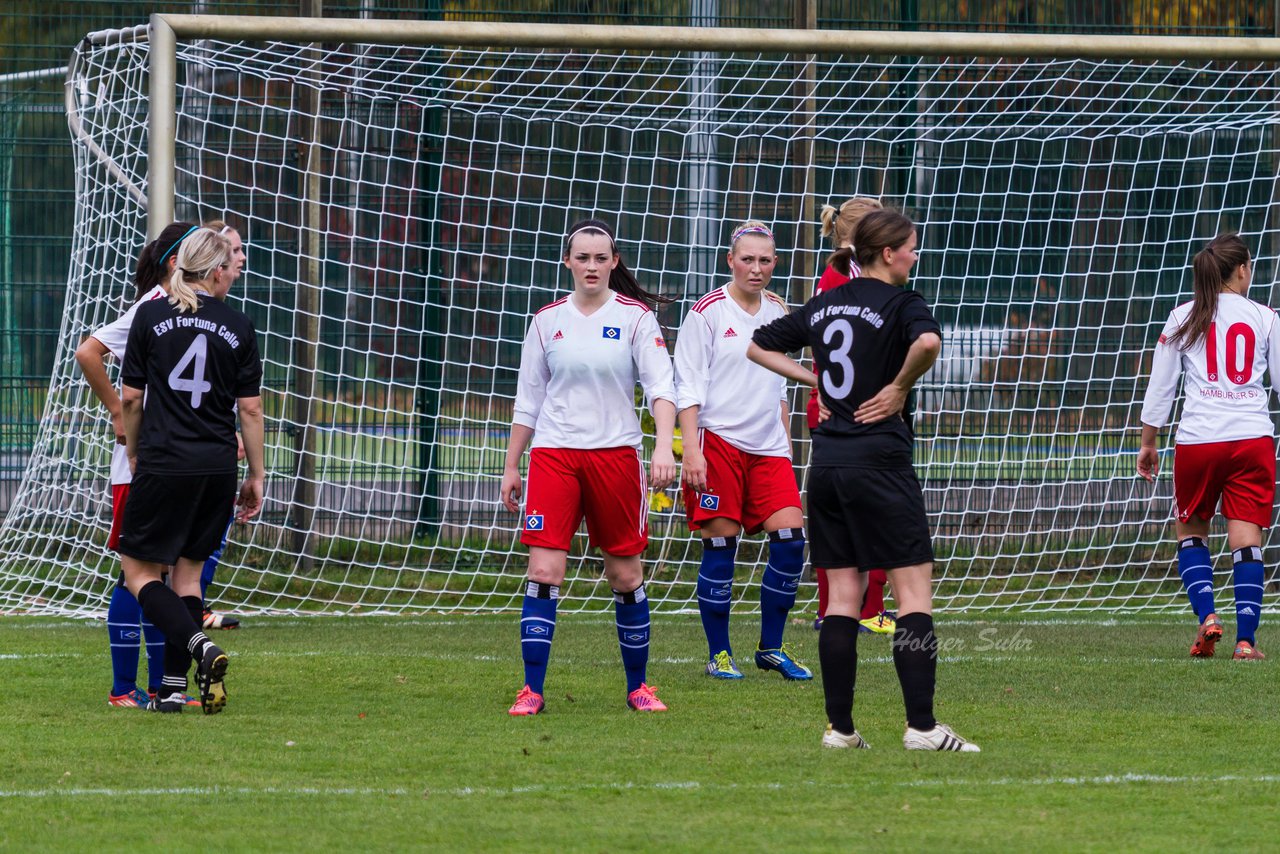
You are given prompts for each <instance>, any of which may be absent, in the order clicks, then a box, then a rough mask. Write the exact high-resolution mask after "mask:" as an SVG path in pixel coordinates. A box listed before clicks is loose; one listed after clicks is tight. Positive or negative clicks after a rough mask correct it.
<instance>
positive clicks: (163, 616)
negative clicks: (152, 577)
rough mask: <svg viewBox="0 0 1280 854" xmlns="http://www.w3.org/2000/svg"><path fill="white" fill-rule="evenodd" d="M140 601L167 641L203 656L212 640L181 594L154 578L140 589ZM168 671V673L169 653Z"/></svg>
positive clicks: (146, 614) (147, 616) (144, 610)
mask: <svg viewBox="0 0 1280 854" xmlns="http://www.w3.org/2000/svg"><path fill="white" fill-rule="evenodd" d="M197 601H199V600H197ZM138 604H139V605H141V606H142V613H143V615H144V616H145V617H146V618H147V620H148V621H150V622H151V624H152V625H153V626H155V627H156V628H157V629H159V630H160V631H161V632H163V633H164V637H165V642H166V643H177V644H179V645H181V646H183V647H185V648H186V649H187V651H188V652H189V653H191V654H192V655H194V656H196V658H201V657H203V655H204V648H205V645H206V644H208V643H209V642H210V641H209V639H208V638H207V637H205V636H204V632H202V631H200V624H199V623H198V622H197V621H196V620H194V619H192V616H191V612H190V611H188V610H187V604H186V603H185V602H183V601H182V598H181V597H179V596H178V594H177V593H174V592H173V591H172V590H171V589H169V587H167V586H166V585H165V584H164V583H163V582H160V581H152V582H150V583H148V584H147V585H146V586H145V587H143V588H142V589H141V590H139V591H138ZM165 671H166V673H167V672H168V666H167V656H166V667H165Z"/></svg>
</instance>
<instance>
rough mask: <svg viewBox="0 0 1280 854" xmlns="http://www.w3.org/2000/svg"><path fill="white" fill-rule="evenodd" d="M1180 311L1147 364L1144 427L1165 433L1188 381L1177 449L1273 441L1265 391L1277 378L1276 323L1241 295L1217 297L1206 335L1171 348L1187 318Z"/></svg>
mask: <svg viewBox="0 0 1280 854" xmlns="http://www.w3.org/2000/svg"><path fill="white" fill-rule="evenodd" d="M1191 307H1192V303H1189V302H1188V303H1184V304H1182V305H1180V306H1178V307H1177V308H1175V309H1174V310H1173V311H1172V312H1170V314H1169V319H1168V320H1167V321H1166V322H1165V325H1164V330H1163V331H1162V332H1161V334H1160V340H1159V342H1158V343H1157V344H1156V350H1155V355H1154V357H1153V358H1152V362H1151V381H1150V383H1149V384H1148V386H1147V394H1146V398H1145V400H1144V401H1143V404H1142V423H1143V424H1150V425H1151V426H1152V427H1163V426H1164V425H1165V423H1166V422H1167V421H1168V420H1169V413H1170V411H1171V410H1172V409H1173V401H1174V399H1175V398H1176V397H1177V394H1178V374H1180V373H1185V374H1186V380H1185V383H1184V386H1185V388H1184V391H1185V394H1184V397H1185V400H1184V402H1183V406H1182V418H1181V420H1180V421H1179V422H1178V433H1177V442H1178V443H1179V444H1183V445H1202V444H1206V443H1208V442H1229V441H1234V440H1237V439H1256V438H1258V437H1259V436H1271V435H1273V434H1274V430H1273V428H1272V425H1271V416H1270V414H1269V412H1268V398H1269V386H1268V385H1267V384H1266V383H1265V382H1264V381H1263V374H1264V373H1265V372H1266V371H1268V370H1270V372H1271V385H1274V384H1275V382H1276V378H1277V377H1280V323H1278V322H1277V318H1276V313H1275V312H1274V311H1272V310H1271V309H1270V308H1268V307H1267V306H1265V305H1261V304H1260V303H1256V302H1254V301H1253V300H1251V299H1249V298H1248V297H1242V296H1240V295H1239V294H1233V293H1223V294H1219V295H1218V310H1217V313H1216V314H1215V316H1214V320H1213V323H1212V324H1211V325H1210V327H1209V334H1208V335H1206V336H1204V337H1203V338H1201V339H1200V340H1199V341H1197V342H1196V343H1195V344H1194V345H1193V346H1192V347H1190V348H1186V349H1183V341H1182V340H1179V341H1177V342H1172V341H1171V339H1172V338H1173V334H1174V332H1176V331H1177V330H1178V329H1179V328H1180V327H1181V326H1182V324H1183V323H1184V322H1185V321H1186V319H1187V316H1188V315H1189V314H1190V313H1191Z"/></svg>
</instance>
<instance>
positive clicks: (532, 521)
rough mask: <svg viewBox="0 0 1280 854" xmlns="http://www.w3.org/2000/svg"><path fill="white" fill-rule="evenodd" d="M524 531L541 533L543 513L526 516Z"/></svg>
mask: <svg viewBox="0 0 1280 854" xmlns="http://www.w3.org/2000/svg"><path fill="white" fill-rule="evenodd" d="M524 529H525V530H526V531H541V530H542V514H541V513H529V514H526V515H525V517H524Z"/></svg>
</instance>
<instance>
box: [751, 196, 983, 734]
mask: <svg viewBox="0 0 1280 854" xmlns="http://www.w3.org/2000/svg"><path fill="white" fill-rule="evenodd" d="M916 239H917V238H916V229H915V225H914V224H913V223H912V222H911V220H910V219H908V218H907V217H905V216H903V215H902V214H900V213H897V212H896V211H888V210H881V211H874V212H872V213H869V214H867V215H866V216H864V217H863V218H862V220H861V221H859V223H858V226H857V228H856V229H855V230H854V234H853V246H854V247H855V250H854V251H855V252H856V260H857V262H858V265H859V266H860V267H861V268H862V277H861V278H857V279H854V280H853V281H851V282H849V283H848V284H846V285H843V286H842V287H839V288H835V289H834V290H831V291H828V292H827V293H824V294H819V295H818V296H816V297H814V298H813V299H811V300H809V302H807V303H805V305H804V307H803V308H802V309H800V310H799V311H794V312H792V313H791V314H789V315H787V316H786V317H783V318H781V319H780V320H775V321H774V322H773V323H770V324H769V325H767V326H764V327H762V328H760V329H759V330H757V331H756V333H755V335H754V336H753V338H752V344H751V347H749V348H748V349H747V357H748V358H749V359H751V360H752V361H754V362H757V363H759V364H761V365H763V366H765V367H766V368H769V369H770V370H772V371H774V372H775V373H778V374H781V375H782V376H784V377H787V378H788V379H792V380H795V381H797V382H800V383H804V384H805V385H808V386H810V387H815V386H816V387H818V389H819V393H820V394H821V396H822V403H823V405H824V406H826V407H827V409H829V410H830V411H831V417H830V418H829V419H827V420H826V421H824V422H823V423H822V424H820V425H819V426H818V428H817V429H816V430H814V431H813V457H812V460H811V462H810V469H809V534H810V538H811V539H810V541H809V555H810V560H811V562H812V563H813V566H814V568H820V569H825V570H826V571H827V580H828V583H829V585H830V589H831V600H830V603H829V605H828V608H827V615H826V618H825V619H824V620H823V621H822V628H821V629H820V630H819V634H818V659H819V664H820V665H821V668H822V683H823V685H822V687H823V693H824V694H825V696H826V711H827V720H828V722H829V723H828V725H827V730H826V733H825V734H824V735H823V737H822V745H823V747H833V748H848V747H857V748H865V747H868V746H869V745H868V744H867V743H866V741H864V740H863V738H862V736H861V735H860V734H859V733H858V731H857V730H856V729H855V728H854V725H853V689H854V682H855V678H856V674H857V666H858V647H857V643H858V614H859V612H860V610H861V606H862V596H863V590H864V588H865V586H866V578H865V576H864V574H863V573H864V572H866V571H867V570H870V569H872V568H877V567H879V568H883V569H885V570H887V571H888V574H889V578H890V580H891V581H892V583H893V590H894V595H895V596H896V597H897V600H898V608H899V610H898V622H897V628H896V629H895V631H894V634H893V664H894V668H895V669H896V670H897V672H898V681H899V682H900V683H901V685H902V698H903V702H904V705H905V706H906V712H907V730H906V733H905V734H904V736H903V739H902V743H903V746H904V747H905V748H906V749H908V750H958V751H965V752H976V751H977V750H978V746H977V745H975V744H972V743H971V742H968V741H966V740H965V739H963V738H961V737H960V736H958V735H956V733H955V732H953V731H952V730H951V729H950V728H949V727H947V726H945V725H943V724H940V723H938V722H937V720H936V719H935V718H934V716H933V693H934V684H935V681H936V673H937V664H938V640H937V638H936V637H935V635H934V632H933V591H932V573H933V543H932V539H931V537H930V533H929V522H928V519H927V517H926V516H925V510H924V496H923V494H922V492H921V489H920V482H919V481H918V480H917V479H916V475H915V471H914V470H913V469H912V445H913V444H914V439H915V437H914V434H913V433H912V430H911V426H910V424H909V423H908V421H907V420H906V419H905V418H904V417H903V410H904V408H905V405H906V402H907V396H908V394H909V393H910V391H911V389H912V387H913V386H914V385H915V382H916V380H918V379H919V378H920V377H921V376H923V375H924V373H925V371H927V370H929V368H930V367H931V366H932V365H933V363H934V361H935V360H937V358H938V353H939V352H941V349H942V336H941V328H940V327H939V326H938V322H937V321H936V320H935V319H934V317H933V314H932V312H930V311H929V306H928V305H926V304H925V301H924V298H923V297H921V296H920V294H918V293H916V292H915V291H909V290H904V289H903V287H902V286H903V285H905V284H906V283H907V281H908V279H909V278H910V275H911V268H912V267H913V266H914V265H915V262H916ZM804 347H809V348H811V349H812V350H813V356H814V362H815V364H816V366H817V368H818V374H814V372H813V371H810V370H808V369H806V368H804V367H803V366H802V365H800V364H799V363H798V362H796V361H795V360H794V359H792V358H790V357H789V356H787V355H786V354H787V353H789V352H795V351H798V350H801V349H802V348H804ZM818 375H821V377H822V381H821V383H820V384H819V382H818Z"/></svg>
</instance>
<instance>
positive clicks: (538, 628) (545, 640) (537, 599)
mask: <svg viewBox="0 0 1280 854" xmlns="http://www.w3.org/2000/svg"><path fill="white" fill-rule="evenodd" d="M559 598H560V588H559V587H558V586H556V585H554V584H539V583H538V582H536V581H530V582H529V586H528V587H526V588H525V594H524V605H523V606H522V607H521V609H520V656H521V658H523V659H524V684H526V685H528V686H529V687H530V688H532V689H533V691H534V692H535V693H538V694H541V693H542V686H543V684H544V683H545V682H546V679H547V662H548V661H550V660H551V638H552V637H554V636H555V633H556V601H557V600H558V599H559Z"/></svg>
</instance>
